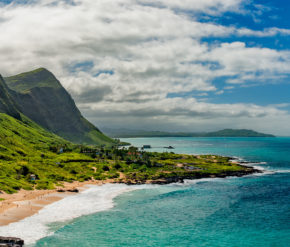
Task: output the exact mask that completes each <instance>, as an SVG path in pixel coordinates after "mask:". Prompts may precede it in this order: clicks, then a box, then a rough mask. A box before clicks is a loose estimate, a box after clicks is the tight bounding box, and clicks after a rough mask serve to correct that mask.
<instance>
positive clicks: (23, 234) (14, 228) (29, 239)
mask: <svg viewBox="0 0 290 247" xmlns="http://www.w3.org/2000/svg"><path fill="white" fill-rule="evenodd" d="M148 187H149V188H150V186H148ZM142 188H146V186H128V185H125V184H105V185H102V186H90V187H89V188H88V189H86V190H84V191H83V192H81V193H79V194H77V195H74V196H68V197H65V198H64V199H62V200H60V201H58V202H55V203H52V204H50V205H47V206H45V207H44V208H43V209H41V210H40V211H39V212H38V213H37V214H35V215H33V216H31V217H28V218H25V219H23V220H21V221H19V222H15V223H11V224H9V225H7V226H3V227H0V235H2V236H17V237H19V238H22V239H24V240H25V243H26V244H28V245H30V244H33V243H35V242H36V241H37V240H39V239H41V238H44V237H47V236H50V235H52V234H53V233H54V231H55V229H54V230H53V229H51V228H50V227H49V224H52V223H56V222H68V221H70V220H72V219H74V218H77V217H80V216H84V215H89V214H93V213H96V212H100V211H105V210H108V209H111V208H113V207H114V202H113V199H114V198H115V197H117V196H118V195H120V194H122V193H125V192H129V191H132V190H136V189H142Z"/></svg>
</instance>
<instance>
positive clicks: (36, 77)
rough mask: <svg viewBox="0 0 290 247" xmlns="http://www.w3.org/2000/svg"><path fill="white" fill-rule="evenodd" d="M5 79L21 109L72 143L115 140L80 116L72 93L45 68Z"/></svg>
mask: <svg viewBox="0 0 290 247" xmlns="http://www.w3.org/2000/svg"><path fill="white" fill-rule="evenodd" d="M5 81H6V83H7V85H8V87H9V88H10V89H11V90H13V91H11V92H10V94H11V96H12V97H13V99H14V101H15V102H16V103H17V104H18V106H19V109H20V111H21V112H22V113H23V114H24V115H26V116H28V117H29V118H30V119H32V120H33V121H34V122H36V123H37V124H39V125H40V126H42V127H43V128H45V129H47V130H49V131H51V132H53V133H55V134H57V135H59V136H61V137H63V138H66V139H67V140H69V141H72V142H75V143H82V144H97V145H100V144H103V145H112V144H113V143H114V141H113V140H112V139H111V138H109V137H107V136H105V135H104V134H103V133H102V132H101V131H100V130H99V129H98V128H97V127H95V126H94V125H93V124H91V123H90V122H89V121H87V120H86V119H85V118H84V117H83V116H82V114H81V113H80V111H79V109H78V108H77V106H76V105H75V102H74V100H73V99H72V97H71V96H70V95H69V93H68V92H67V91H66V90H65V89H64V88H63V87H62V85H61V84H60V82H59V81H58V80H57V79H56V77H55V76H54V75H53V74H52V73H51V72H49V71H48V70H46V69H43V68H40V69H37V70H34V71H31V72H26V73H22V74H19V75H15V76H11V77H7V78H5Z"/></svg>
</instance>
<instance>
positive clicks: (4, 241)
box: [0, 237, 24, 247]
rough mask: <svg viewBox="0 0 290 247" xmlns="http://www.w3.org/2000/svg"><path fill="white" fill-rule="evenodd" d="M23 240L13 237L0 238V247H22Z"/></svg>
mask: <svg viewBox="0 0 290 247" xmlns="http://www.w3.org/2000/svg"><path fill="white" fill-rule="evenodd" d="M23 245H24V240H22V239H20V238H13V237H0V246H2V247H4V246H5V247H22V246H23Z"/></svg>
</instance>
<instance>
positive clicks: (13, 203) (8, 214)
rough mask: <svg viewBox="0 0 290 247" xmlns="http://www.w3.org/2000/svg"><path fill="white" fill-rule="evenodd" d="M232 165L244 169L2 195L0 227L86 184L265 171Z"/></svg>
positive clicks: (67, 185) (174, 180)
mask: <svg viewBox="0 0 290 247" xmlns="http://www.w3.org/2000/svg"><path fill="white" fill-rule="evenodd" d="M231 162H233V163H237V164H239V165H241V166H243V167H246V168H247V169H246V170H244V171H228V172H224V173H220V174H199V173H197V176H196V177H192V176H188V177H187V176H182V177H181V176H175V177H169V178H163V179H156V180H146V181H142V182H140V181H134V180H127V181H124V180H123V181H122V182H120V180H119V179H107V180H89V181H85V182H78V181H74V182H72V183H64V184H63V186H62V187H58V188H56V189H53V190H32V191H26V190H20V191H18V192H17V193H15V194H1V198H3V199H5V200H3V201H0V227H2V226H7V225H9V224H11V223H16V222H19V221H21V220H23V219H25V218H27V217H30V216H33V215H35V214H37V213H38V212H39V211H40V210H41V209H43V208H44V207H45V206H47V205H50V204H52V203H55V202H57V201H60V200H62V199H64V198H66V197H68V196H72V195H76V194H77V192H79V191H80V192H81V191H84V190H86V189H87V186H89V185H98V186H101V185H104V184H111V183H112V184H115V183H119V184H126V185H142V184H152V185H154V184H159V185H162V184H170V183H183V182H184V180H187V179H189V180H198V179H205V178H226V177H242V176H247V175H251V174H254V173H263V172H264V170H262V169H258V167H255V166H253V167H252V166H247V165H246V164H252V163H247V162H240V160H238V159H233V160H232V161H231Z"/></svg>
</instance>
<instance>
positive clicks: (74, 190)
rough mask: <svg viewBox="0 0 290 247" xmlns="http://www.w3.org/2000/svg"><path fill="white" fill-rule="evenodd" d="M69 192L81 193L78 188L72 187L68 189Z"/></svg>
mask: <svg viewBox="0 0 290 247" xmlns="http://www.w3.org/2000/svg"><path fill="white" fill-rule="evenodd" d="M67 192H73V193H79V190H78V189H70V190H67Z"/></svg>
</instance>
